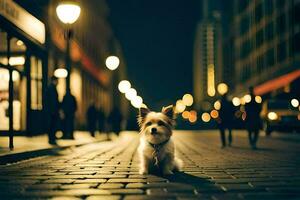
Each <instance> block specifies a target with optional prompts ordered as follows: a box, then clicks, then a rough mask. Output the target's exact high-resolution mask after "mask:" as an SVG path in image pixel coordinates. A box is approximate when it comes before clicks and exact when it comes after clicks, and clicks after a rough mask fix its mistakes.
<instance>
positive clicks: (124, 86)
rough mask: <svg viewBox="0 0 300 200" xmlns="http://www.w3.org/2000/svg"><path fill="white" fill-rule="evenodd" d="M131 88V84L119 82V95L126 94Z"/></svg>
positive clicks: (125, 81)
mask: <svg viewBox="0 0 300 200" xmlns="http://www.w3.org/2000/svg"><path fill="white" fill-rule="evenodd" d="M130 88H131V84H130V82H129V81H127V80H122V81H120V83H119V85H118V89H119V91H120V92H121V93H126V92H127V91H128V90H129V89H130Z"/></svg>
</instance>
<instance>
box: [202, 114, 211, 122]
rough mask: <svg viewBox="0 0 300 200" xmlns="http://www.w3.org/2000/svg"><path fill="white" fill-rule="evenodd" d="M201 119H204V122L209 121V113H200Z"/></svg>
mask: <svg viewBox="0 0 300 200" xmlns="http://www.w3.org/2000/svg"><path fill="white" fill-rule="evenodd" d="M201 119H202V121H204V122H209V121H210V115H209V113H207V112H205V113H203V114H202V115H201Z"/></svg>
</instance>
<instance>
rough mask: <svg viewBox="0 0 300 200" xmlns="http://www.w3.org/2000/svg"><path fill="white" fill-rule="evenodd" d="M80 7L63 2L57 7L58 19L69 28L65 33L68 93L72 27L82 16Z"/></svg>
mask: <svg viewBox="0 0 300 200" xmlns="http://www.w3.org/2000/svg"><path fill="white" fill-rule="evenodd" d="M80 11H81V9H80V6H79V5H78V4H77V3H76V2H73V1H63V2H61V3H60V4H58V6H57V7H56V14H57V17H58V19H59V20H60V21H61V22H62V23H64V24H65V25H66V26H67V28H66V32H65V39H66V42H67V43H66V58H65V64H66V70H67V72H68V73H67V77H66V91H70V75H71V60H70V40H71V38H72V30H71V25H72V24H73V23H75V22H76V21H77V19H78V17H79V15H80Z"/></svg>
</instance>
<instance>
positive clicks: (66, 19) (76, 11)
mask: <svg viewBox="0 0 300 200" xmlns="http://www.w3.org/2000/svg"><path fill="white" fill-rule="evenodd" d="M80 11H81V9H80V6H79V5H78V4H76V3H75V2H70V1H66V2H62V3H60V4H59V5H58V6H57V7H56V14H57V16H58V18H59V20H60V21H61V22H63V23H64V24H73V23H75V22H76V21H77V19H78V17H79V16H80Z"/></svg>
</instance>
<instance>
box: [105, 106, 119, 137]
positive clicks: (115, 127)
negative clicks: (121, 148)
mask: <svg viewBox="0 0 300 200" xmlns="http://www.w3.org/2000/svg"><path fill="white" fill-rule="evenodd" d="M122 120H123V116H122V113H121V111H120V109H119V108H118V107H116V106H115V107H114V108H113V109H112V111H111V112H110V114H109V116H108V123H109V124H110V127H111V130H112V131H113V132H114V133H116V134H117V136H119V133H120V131H121V123H122Z"/></svg>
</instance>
